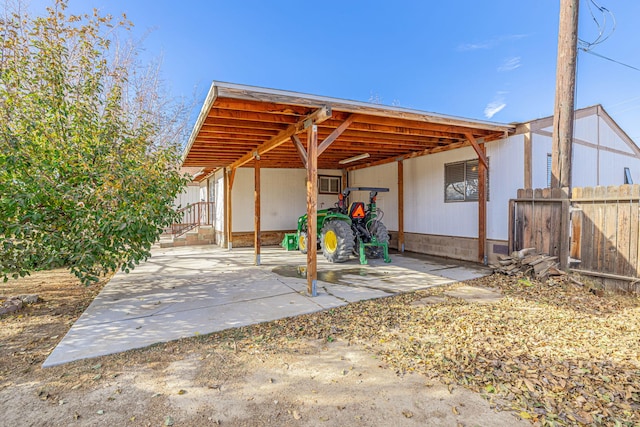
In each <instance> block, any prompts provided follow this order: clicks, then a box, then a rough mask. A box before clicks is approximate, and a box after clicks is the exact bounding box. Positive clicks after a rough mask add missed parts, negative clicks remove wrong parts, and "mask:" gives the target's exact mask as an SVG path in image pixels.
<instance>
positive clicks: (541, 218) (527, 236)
mask: <svg viewBox="0 0 640 427" xmlns="http://www.w3.org/2000/svg"><path fill="white" fill-rule="evenodd" d="M509 212H510V214H509V248H510V251H517V250H520V249H524V248H536V249H537V250H538V251H540V252H543V253H546V254H549V255H551V256H557V257H558V259H559V261H560V265H561V267H566V260H567V259H568V256H569V247H568V244H564V245H563V244H562V242H567V243H568V241H569V240H568V236H569V234H568V233H569V196H568V194H566V192H563V191H562V190H560V189H550V188H544V189H536V190H533V189H524V190H518V198H517V199H512V200H510V202H509ZM563 260H564V262H563Z"/></svg>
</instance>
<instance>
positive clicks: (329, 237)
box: [324, 230, 338, 253]
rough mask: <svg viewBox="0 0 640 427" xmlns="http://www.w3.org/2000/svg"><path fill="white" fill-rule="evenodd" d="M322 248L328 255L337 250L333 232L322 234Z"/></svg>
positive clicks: (336, 237) (336, 239)
mask: <svg viewBox="0 0 640 427" xmlns="http://www.w3.org/2000/svg"><path fill="white" fill-rule="evenodd" d="M324 247H325V249H326V250H327V251H328V252H330V253H333V252H335V251H336V249H338V236H336V232H335V231H333V230H329V231H327V232H326V233H325V234H324Z"/></svg>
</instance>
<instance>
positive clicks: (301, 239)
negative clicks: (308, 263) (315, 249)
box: [298, 231, 307, 254]
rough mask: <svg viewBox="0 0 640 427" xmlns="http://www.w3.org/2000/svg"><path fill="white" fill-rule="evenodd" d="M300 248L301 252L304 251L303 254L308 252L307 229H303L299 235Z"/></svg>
mask: <svg viewBox="0 0 640 427" xmlns="http://www.w3.org/2000/svg"><path fill="white" fill-rule="evenodd" d="M298 249H300V252H302V253H303V254H306V253H307V232H306V231H301V232H300V234H299V235H298Z"/></svg>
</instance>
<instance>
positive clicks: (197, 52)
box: [32, 0, 640, 143]
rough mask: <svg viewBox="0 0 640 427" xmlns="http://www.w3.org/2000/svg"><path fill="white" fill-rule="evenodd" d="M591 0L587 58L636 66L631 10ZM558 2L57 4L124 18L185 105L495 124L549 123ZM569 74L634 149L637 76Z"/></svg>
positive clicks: (635, 5) (120, 0)
mask: <svg viewBox="0 0 640 427" xmlns="http://www.w3.org/2000/svg"><path fill="white" fill-rule="evenodd" d="M594 1H595V2H596V3H597V4H599V5H600V6H603V7H605V8H607V9H608V10H610V11H611V12H612V13H613V15H614V17H615V21H616V26H615V31H613V32H612V33H611V31H610V30H611V29H612V25H610V24H611V23H612V22H613V21H612V19H611V16H609V15H607V16H606V20H607V21H606V24H607V25H606V27H604V35H605V36H607V35H608V36H609V37H608V38H607V39H606V40H605V41H604V42H603V43H601V44H598V45H597V46H594V47H593V52H595V53H597V54H599V55H603V56H606V57H609V58H612V59H615V60H617V61H620V62H623V63H626V64H628V65H631V66H634V67H637V68H640V25H639V24H640V22H639V21H640V1H636V0H594ZM559 3H560V1H559V0H547V1H540V0H518V1H513V0H493V1H489V2H484V1H483V2H479V1H474V0H450V1H429V0H415V1H409V0H395V1H377V0H369V1H358V0H353V1H342V2H320V3H318V2H305V1H299V0H298V1H289V0H287V1H284V0H283V1H280V0H271V1H264V0H263V1H243V0H229V1H217V0H183V1H175V0H174V1H170V0H153V1H151V0H70V9H71V11H72V12H74V13H78V12H81V11H90V10H91V9H92V8H94V7H96V8H98V9H100V10H102V11H103V12H105V13H111V14H114V15H119V14H121V13H123V12H125V13H126V14H127V17H128V18H129V19H130V20H131V21H133V23H134V24H135V27H134V29H133V31H132V36H133V37H134V38H142V37H144V42H143V46H144V49H145V50H144V51H143V52H142V57H143V58H145V59H146V58H149V59H153V58H158V57H162V58H163V75H164V78H165V80H166V83H167V85H168V87H169V89H170V90H171V92H172V93H173V94H175V95H185V96H191V95H192V94H193V93H195V94H196V97H197V100H198V105H197V109H199V108H200V106H201V104H202V101H203V100H204V97H205V95H206V92H207V90H208V88H209V85H210V84H211V82H212V81H213V80H218V81H227V82H233V83H240V84H247V85H256V86H264V87H269V88H276V89H284V90H292V91H298V92H305V93H311V94H317V95H323V96H333V97H338V98H346V99H353V100H358V101H370V100H375V101H376V102H381V103H383V104H388V105H398V106H401V107H407V108H415V109H419V110H424V111H430V112H437V113H441V114H449V115H454V116H461V117H467V118H475V119H482V120H491V121H496V122H503V123H508V122H518V121H527V120H531V119H535V118H539V117H545V116H549V115H552V114H553V102H554V87H555V86H554V81H555V67H556V64H555V62H556V47H557V31H558V30H557V28H558V14H559ZM45 4H49V2H47V1H43V0H33V1H32V10H33V11H34V12H37V11H38V10H42V8H43V7H44V6H43V5H45ZM589 5H591V8H589V7H588V6H589ZM590 9H591V11H593V12H594V15H595V17H596V18H598V20H599V21H600V23H601V24H602V23H603V19H602V18H603V16H602V14H600V13H599V11H598V10H597V9H596V8H595V6H594V5H593V3H592V2H591V0H581V4H580V29H579V37H580V38H581V39H583V40H585V41H593V40H595V39H596V38H597V37H598V33H599V29H598V26H597V24H596V22H595V21H594V19H593V17H592V16H591V13H590ZM596 12H597V13H596ZM577 75H578V78H577V85H578V87H577V97H576V106H577V107H586V106H589V105H593V104H597V103H600V104H602V105H603V106H604V107H605V109H606V110H607V111H608V112H609V113H610V114H611V115H612V116H613V118H614V120H616V121H617V122H618V123H619V124H620V125H621V126H622V127H623V129H624V130H625V131H627V133H628V134H629V135H630V136H631V137H632V138H634V139H635V140H636V142H638V143H640V71H637V70H633V69H630V68H628V67H624V66H622V65H619V64H616V63H614V62H611V61H608V60H605V59H602V58H600V57H597V56H595V55H592V54H588V53H583V52H581V53H580V54H579V57H578V74H577Z"/></svg>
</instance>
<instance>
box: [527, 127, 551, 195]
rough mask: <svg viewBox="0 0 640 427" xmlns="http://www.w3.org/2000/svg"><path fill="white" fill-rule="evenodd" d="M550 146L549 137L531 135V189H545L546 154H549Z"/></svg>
mask: <svg viewBox="0 0 640 427" xmlns="http://www.w3.org/2000/svg"><path fill="white" fill-rule="evenodd" d="M551 146H552V141H551V137H550V136H546V135H538V134H536V133H533V134H532V135H531V185H532V187H533V188H546V187H547V154H549V153H551ZM523 167H524V164H523ZM523 186H524V185H523Z"/></svg>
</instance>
